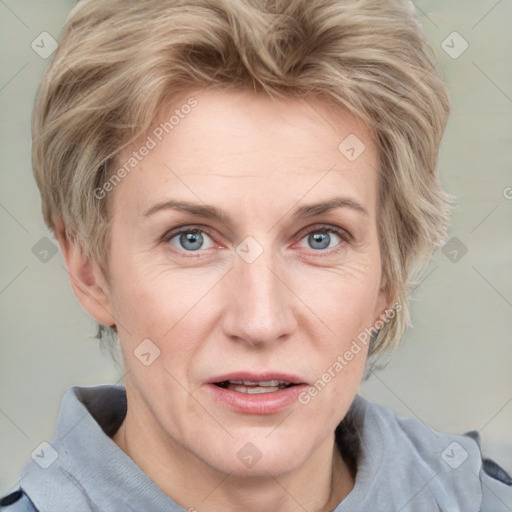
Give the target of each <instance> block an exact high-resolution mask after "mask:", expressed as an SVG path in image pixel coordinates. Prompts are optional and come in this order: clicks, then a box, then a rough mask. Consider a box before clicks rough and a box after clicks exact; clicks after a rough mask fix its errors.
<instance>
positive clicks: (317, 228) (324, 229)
mask: <svg viewBox="0 0 512 512" xmlns="http://www.w3.org/2000/svg"><path fill="white" fill-rule="evenodd" d="M306 229H307V231H306ZM194 231H195V232H199V233H206V234H207V235H208V236H209V237H210V238H211V239H212V240H213V236H212V230H211V229H210V228H208V227H207V226H200V225H190V226H183V227H180V228H176V229H173V230H170V231H167V232H166V233H165V234H164V236H163V237H162V242H166V243H169V242H170V241H171V240H172V239H173V238H175V237H177V236H179V235H181V234H183V233H190V232H194ZM312 233H334V234H335V235H338V236H339V237H340V240H341V241H340V242H339V244H338V245H337V246H336V247H334V248H331V249H318V250H315V249H310V250H311V251H312V252H313V255H314V257H325V256H330V255H333V254H335V253H337V252H338V251H340V250H341V249H342V247H343V246H344V245H345V244H346V243H349V242H351V241H352V239H353V237H352V235H351V234H350V233H349V232H348V231H346V230H345V229H342V228H339V227H337V226H332V225H326V224H316V225H314V226H308V228H305V230H302V231H301V232H300V233H299V234H298V235H297V237H296V238H295V240H294V242H300V241H301V240H302V239H304V238H305V237H307V236H308V235H310V234H312ZM173 247H174V246H173ZM176 250H177V251H179V252H180V253H181V254H184V253H185V254H186V256H185V257H192V258H194V257H196V258H197V257H201V256H202V254H201V252H204V251H205V249H203V250H201V249H198V250H197V251H185V250H180V249H178V248H176ZM206 250H208V249H206ZM315 253H317V254H315Z"/></svg>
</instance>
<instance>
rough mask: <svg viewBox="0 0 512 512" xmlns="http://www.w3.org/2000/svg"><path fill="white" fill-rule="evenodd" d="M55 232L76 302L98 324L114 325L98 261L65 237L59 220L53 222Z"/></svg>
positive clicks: (72, 240) (106, 289) (71, 239)
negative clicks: (77, 301) (78, 302)
mask: <svg viewBox="0 0 512 512" xmlns="http://www.w3.org/2000/svg"><path fill="white" fill-rule="evenodd" d="M55 234H56V236H57V240H58V242H59V245H60V248H61V251H62V254H63V256H64V261H65V263H66V267H67V271H68V274H69V279H70V282H71V287H72V288H73V291H74V292H75V295H76V297H77V299H78V300H79V301H80V304H81V305H82V307H83V308H84V309H85V310H86V311H87V312H88V313H89V314H90V315H91V316H92V317H93V318H94V319H95V320H96V321H98V322H99V323H100V324H103V325H110V326H111V325H115V320H114V317H113V315H112V312H111V307H110V300H109V296H108V288H107V285H106V280H105V279H104V277H103V273H102V272H101V270H100V268H99V266H98V264H97V263H96V262H95V261H93V260H92V259H91V258H89V257H88V256H87V255H86V254H84V252H83V250H82V248H81V247H80V245H79V244H78V243H77V241H76V240H75V239H73V238H70V237H68V235H67V234H66V229H65V227H64V224H63V222H62V220H60V219H58V220H56V221H55Z"/></svg>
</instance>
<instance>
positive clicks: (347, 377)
mask: <svg viewBox="0 0 512 512" xmlns="http://www.w3.org/2000/svg"><path fill="white" fill-rule="evenodd" d="M192 95H193V96H194V98H196V99H197V101H198V105H197V106H196V107H195V108H194V109H193V110H192V111H191V113H190V114H188V115H187V116H186V117H184V119H181V120H180V123H179V124H178V125H177V126H176V127H175V128H174V129H173V131H172V132H171V133H170V134H169V135H168V136H166V137H165V138H164V139H163V140H162V142H160V143H159V144H158V146H157V147H156V148H155V149H153V150H152V151H151V152H150V153H149V155H147V156H146V157H145V158H144V159H143V160H142V162H141V163H140V164H139V165H138V166H137V167H136V168H134V169H133V170H132V171H131V172H130V173H129V174H128V175H127V176H126V177H125V178H124V179H123V180H122V181H121V182H120V183H119V184H118V185H117V186H116V187H115V189H114V190H113V191H112V192H110V193H111V194H112V196H111V197H110V200H112V204H111V214H112V228H111V239H110V247H109V273H110V274H109V278H108V281H107V279H105V278H104V276H102V274H101V272H100V271H99V267H98V265H97V264H96V263H95V262H94V261H91V260H89V259H87V258H86V257H84V256H83V255H82V254H81V253H80V251H79V250H78V247H76V246H75V245H74V244H73V241H71V240H67V239H66V238H65V236H64V234H63V230H61V231H60V235H59V241H60V243H61V247H62V250H63V254H64V257H65V259H66V263H67V266H68V270H69V272H70V275H71V276H72V279H71V282H72V285H73V288H74V291H75V293H76V295H77V297H78V298H79V300H80V302H81V303H82V305H83V306H84V308H85V309H86V310H87V311H88V312H89V313H90V314H91V315H92V316H93V317H94V318H95V319H96V320H97V321H99V322H101V323H103V324H105V325H112V324H116V326H117V329H118V333H119V336H120V343H121V347H122V351H123V356H124V360H125V361H124V362H125V371H126V377H125V385H126V391H127V397H128V412H127V416H126V418H125V420H124V422H123V424H122V426H121V428H120V429H119V431H118V432H117V433H116V434H115V436H114V437H113V439H114V441H115V442H116V443H117V444H118V445H119V447H120V448H121V449H122V450H124V451H125V452H126V453H127V454H128V455H129V456H130V457H131V458H132V459H133V460H134V461H135V462H136V463H137V464H138V465H139V466H140V468H141V469H142V470H143V471H144V472H145V473H146V474H147V475H148V476H149V477H150V478H151V479H152V480H153V481H154V482H155V483H156V485H158V486H159V487H160V488H161V489H162V490H163V491H164V492H165V493H166V494H168V495H169V496H171V497H172V498H173V499H174V500H175V501H176V502H177V503H178V504H180V505H181V506H182V507H184V508H185V509H188V508H190V507H194V508H195V509H196V510H198V511H204V510H208V511H210V512H216V511H223V512H226V511H228V512H229V511H238V510H246V511H261V510H266V511H269V512H272V511H276V512H277V511H279V512H283V511H284V512H288V511H297V510H304V509H306V510H311V511H326V510H332V509H333V508H335V506H336V505H337V504H338V503H339V502H340V501H341V500H342V499H343V498H344V497H345V496H346V495H347V494H348V493H349V492H350V490H351V489H352V487H353V485H354V476H353V475H352V474H351V473H350V471H349V469H348V466H347V464H346V463H345V461H344V460H343V458H342V456H341V455H340V453H339V450H338V449H337V447H336V445H335V443H334V430H335V428H336V426H337V425H338V423H339V422H340V421H341V420H342V419H343V417H344V416H345V414H346V412H347V410H348V408H349V407H350V404H351V403H352V401H353V399H354V397H355V395H356V393H357V390H358V387H359V384H360V381H361V378H362V374H363V371H364V367H365V362H366V356H367V353H366V352H367V351H366V349H364V348H363V350H361V352H359V353H358V354H357V355H356V356H354V358H353V359H352V360H351V361H350V363H349V364H348V365H347V366H346V367H345V368H344V369H343V371H341V372H339V373H338V374H336V377H335V378H333V379H332V380H331V382H330V383H328V385H327V386H326V387H325V388H324V389H323V390H322V391H321V392H320V393H319V394H318V396H316V397H315V398H314V399H312V400H311V401H310V402H309V403H308V404H306V405H304V404H301V403H299V402H294V403H293V404H292V405H291V406H289V407H287V408H286V409H285V410H284V411H281V412H279V413H276V414H270V415H248V414H242V413H239V412H235V411H232V410H230V409H228V408H227V407H226V406H225V405H223V404H221V403H219V402H217V401H215V400H213V399H212V397H211V395H210V394H209V393H208V392H207V390H206V389H205V385H204V382H205V381H206V380H207V379H209V378H211V377H213V376H219V375H222V374H226V373H228V372H233V371H239V370H244V371H252V372H263V371H265V370H272V371H281V372H286V373H291V374H295V375H298V376H300V377H301V378H302V379H303V380H304V381H306V382H308V383H310V384H312V383H314V382H315V381H316V380H317V379H318V378H320V376H321V375H322V374H323V373H324V372H325V371H326V370H327V369H328V368H329V367H331V366H332V365H333V363H334V362H335V361H336V358H337V357H338V355H340V354H343V353H345V351H346V350H347V349H349V347H350V344H351V342H352V340H353V339H355V338H356V336H357V335H358V334H359V333H361V332H362V331H364V329H365V328H366V327H369V326H371V325H373V324H374V323H375V321H376V320H377V319H378V317H379V315H381V314H382V313H383V311H384V310H385V309H386V308H387V307H389V305H390V304H391V303H392V301H391V300H390V298H388V297H386V296H385V294H384V293H383V291H382V290H381V258H380V249H379V240H378V234H377V171H376V169H377V168H378V156H377V151H376V149H375V146H374V144H373V141H372V139H371V136H370V134H369V131H368V130H367V129H366V128H365V126H364V125H362V124H361V123H359V122H358V121H357V120H356V119H355V118H353V117H352V116H350V115H349V114H348V113H346V112H344V111H342V110H341V109H335V108H333V107H332V106H329V105H327V104H325V103H322V102H320V101H317V100H312V99H308V100H307V101H305V100H299V99H287V100H279V101H272V100H271V99H269V98H267V97H264V96H262V95H255V94H253V93H250V92H241V91H237V92H233V91H231V92H226V91H220V90H207V91H201V92H199V91H192V90H191V91H188V92H187V94H184V96H183V101H182V102H177V105H178V106H179V105H182V104H183V103H184V102H185V101H186V100H187V98H189V97H190V96H192ZM174 108H176V105H173V106H172V107H170V108H169V111H168V112H167V111H166V112H162V119H169V117H170V115H171V114H172V111H173V109H174ZM350 134H355V135H356V136H357V137H358V138H359V139H360V140H361V141H363V142H364V144H365V146H366V149H365V151H364V152H363V153H362V154H361V155H360V156H359V157H358V158H357V159H356V160H355V161H353V162H351V161H349V160H348V159H347V158H346V157H345V156H344V155H343V154H342V153H341V152H340V151H339V150H338V146H339V144H340V142H341V141H343V140H344V139H345V138H346V137H347V136H348V135H350ZM136 147H137V146H134V147H133V148H130V150H129V151H127V153H126V155H124V156H122V157H121V158H120V159H119V163H120V165H122V163H123V162H124V161H125V160H123V158H128V157H129V155H130V153H131V151H133V150H134V149H136ZM138 147H140V145H139V146H138ZM334 196H343V197H344V198H349V199H350V200H351V201H354V202H357V203H358V204H359V205H360V206H361V207H362V208H363V209H364V210H365V213H363V212H361V211H358V210H357V209H355V208H352V207H350V206H344V207H338V208H335V209H332V210H330V211H327V212H324V213H321V214H318V215H316V216H313V217H306V218H298V219H293V218H292V213H293V212H294V211H295V210H296V209H297V208H299V207H301V206H304V205H305V204H314V203H318V202H322V201H325V200H328V199H330V198H332V197H334ZM170 199H173V200H180V201H190V202H194V203H196V204H208V205H213V206H215V207H217V208H219V209H222V210H223V211H224V212H225V213H226V214H227V215H228V216H229V217H230V219H231V221H230V222H229V223H225V222H220V221H217V220H212V219H211V218H208V217H206V218H205V217H196V216H194V215H192V214H190V213H184V212H180V211H177V210H175V209H170V208H168V209H161V210H159V211H157V212H154V213H153V214H151V215H148V216H145V215H144V213H145V212H147V211H148V210H149V209H150V208H152V207H153V206H155V205H157V204H159V203H162V202H165V201H168V200H170ZM182 226H185V227H189V228H196V229H199V228H201V229H205V228H206V229H207V231H206V232H204V231H203V232H202V233H201V234H202V236H203V246H201V248H200V249H199V250H196V251H193V250H190V245H186V246H185V247H184V246H183V243H181V245H180V237H179V235H178V236H174V237H171V235H172V231H173V230H175V228H178V227H182ZM329 227H338V228H340V229H342V230H344V231H345V232H347V233H348V235H347V234H342V235H341V236H338V235H336V234H335V233H329V232H327V233H328V235H330V239H329V238H328V237H327V241H328V242H329V243H328V248H318V245H315V241H314V240H313V242H312V241H311V237H309V236H308V235H309V234H310V233H317V234H318V233H320V234H321V233H325V229H326V228H329ZM169 232H171V234H170V235H169V236H168V237H167V238H165V237H164V235H165V234H166V233H169ZM248 236H251V237H252V238H253V239H254V240H255V241H256V242H257V243H258V244H259V246H260V247H261V248H262V250H263V252H262V253H261V254H260V255H259V257H258V258H257V259H256V260H255V261H254V262H252V263H247V262H246V261H244V259H243V258H241V257H240V256H239V255H238V253H237V252H236V249H237V247H238V246H239V244H241V242H242V241H243V240H244V239H245V238H246V237H248ZM322 247H323V246H322ZM187 249H188V252H187ZM144 339H150V340H151V341H152V343H154V345H156V346H157V347H158V349H159V350H160V356H159V357H158V358H157V359H155V360H154V362H152V364H150V365H148V366H146V365H144V364H142V363H141V361H140V360H139V359H138V358H137V357H135V355H134V350H135V349H136V348H137V346H138V345H139V344H140V343H141V341H142V340H144ZM248 442H251V443H253V444H254V445H255V446H256V447H257V448H258V450H259V452H260V453H261V459H260V460H259V461H258V462H257V463H256V464H255V465H254V466H253V467H252V468H247V467H246V466H245V465H244V464H243V463H242V462H241V460H240V459H239V458H238V457H237V453H238V451H239V450H240V449H241V448H242V447H244V446H245V445H246V444H247V443H248Z"/></svg>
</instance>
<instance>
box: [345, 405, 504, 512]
mask: <svg viewBox="0 0 512 512" xmlns="http://www.w3.org/2000/svg"><path fill="white" fill-rule="evenodd" d="M353 412H354V414H355V416H356V418H355V421H356V424H357V423H358V424H359V426H360V427H361V434H364V435H363V438H362V441H363V443H365V442H366V441H368V439H370V440H371V441H372V445H374V446H375V441H378V442H379V443H382V444H384V445H385V446H386V447H387V448H386V449H384V450H382V451H383V455H382V460H383V462H382V466H383V467H385V468H386V470H387V471H388V472H392V473H393V474H394V475H397V474H398V475H402V476H403V480H404V482H406V481H408V480H411V475H412V474H414V473H421V476H422V477H423V479H424V480H423V481H424V482H427V484H426V489H427V488H428V493H429V494H430V495H431V496H432V497H434V498H435V501H436V503H437V504H438V505H442V506H441V507H440V509H441V510H445V509H446V510H450V507H449V504H453V503H457V504H459V503H460V504H461V506H462V505H464V506H463V507H462V508H461V510H466V509H467V510H474V509H473V508H472V507H474V506H475V505H477V506H479V507H480V508H479V509H478V510H480V512H501V511H503V512H510V511H511V510H512V509H511V508H510V507H511V506H512V478H511V477H510V475H509V474H508V473H507V471H506V470H505V469H503V468H502V467H501V466H500V465H498V463H496V462H495V461H493V460H491V459H488V458H485V457H483V456H482V452H481V449H480V436H479V434H478V432H476V431H472V432H468V433H467V434H465V435H453V434H447V433H442V432H438V431H435V430H433V429H431V428H430V427H428V426H427V425H426V424H424V423H423V422H421V421H419V420H418V419H411V418H403V417H400V416H398V415H397V414H395V413H394V412H393V411H391V410H390V409H388V408H387V407H384V406H381V405H378V404H374V403H372V402H369V401H367V400H365V399H363V398H362V397H360V396H358V397H357V400H356V403H355V408H354V411H353ZM376 432H378V434H376ZM372 438H373V440H372ZM377 448H378V447H377ZM386 453H387V455H386ZM443 505H444V508H443Z"/></svg>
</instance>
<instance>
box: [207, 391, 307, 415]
mask: <svg viewBox="0 0 512 512" xmlns="http://www.w3.org/2000/svg"><path fill="white" fill-rule="evenodd" d="M206 388H207V389H208V390H209V392H210V393H211V394H212V395H213V397H214V399H215V400H217V401H218V402H220V403H221V404H223V405H226V406H227V407H229V408H230V409H232V410H234V411H236V412H240V413H243V414H260V415H263V414H275V413H277V412H280V411H282V410H283V409H286V408H287V407H289V406H290V405H292V404H293V403H295V402H297V400H298V396H299V395H300V393H301V392H302V391H304V390H305V389H306V388H307V385H306V384H297V385H295V386H291V387H289V388H285V389H281V390H279V391H272V392H270V393H257V394H254V395H250V394H248V393H240V391H231V390H230V389H225V388H221V387H219V386H216V385H215V384H206Z"/></svg>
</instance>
